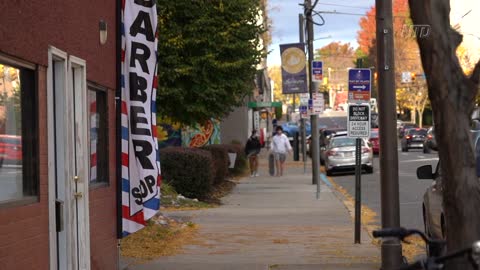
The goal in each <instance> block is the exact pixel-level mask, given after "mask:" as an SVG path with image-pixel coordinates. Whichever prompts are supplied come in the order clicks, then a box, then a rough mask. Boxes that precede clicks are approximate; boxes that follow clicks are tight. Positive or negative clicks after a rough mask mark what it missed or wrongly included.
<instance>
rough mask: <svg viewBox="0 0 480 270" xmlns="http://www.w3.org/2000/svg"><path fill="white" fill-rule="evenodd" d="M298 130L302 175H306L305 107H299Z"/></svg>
mask: <svg viewBox="0 0 480 270" xmlns="http://www.w3.org/2000/svg"><path fill="white" fill-rule="evenodd" d="M299 108H300V125H301V126H300V128H301V134H302V160H303V173H304V174H306V173H307V131H306V126H305V119H306V118H307V117H308V113H307V106H306V105H303V104H302V105H301V106H300V107H299Z"/></svg>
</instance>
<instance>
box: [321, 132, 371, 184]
mask: <svg viewBox="0 0 480 270" xmlns="http://www.w3.org/2000/svg"><path fill="white" fill-rule="evenodd" d="M355 140H356V139H355V138H349V137H334V138H332V139H331V140H330V141H329V144H328V146H327V148H326V151H325V169H326V171H327V175H329V176H330V175H332V173H333V172H334V171H344V170H354V169H355V144H356V143H355ZM362 169H364V170H365V171H366V172H367V173H373V151H372V148H371V147H370V145H369V143H368V142H367V141H366V140H365V139H362Z"/></svg>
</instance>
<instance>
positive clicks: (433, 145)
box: [423, 127, 438, 154]
mask: <svg viewBox="0 0 480 270" xmlns="http://www.w3.org/2000/svg"><path fill="white" fill-rule="evenodd" d="M432 150H434V151H438V147H437V141H436V140H435V132H434V128H433V127H431V128H429V129H428V130H427V137H426V138H425V141H424V142H423V153H425V154H428V153H430V152H432Z"/></svg>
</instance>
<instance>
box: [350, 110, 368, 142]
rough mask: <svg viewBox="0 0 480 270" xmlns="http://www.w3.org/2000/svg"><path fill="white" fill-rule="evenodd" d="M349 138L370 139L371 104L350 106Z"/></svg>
mask: <svg viewBox="0 0 480 270" xmlns="http://www.w3.org/2000/svg"><path fill="white" fill-rule="evenodd" d="M347 127H348V137H351V138H370V130H371V124H370V104H350V105H348V124H347Z"/></svg>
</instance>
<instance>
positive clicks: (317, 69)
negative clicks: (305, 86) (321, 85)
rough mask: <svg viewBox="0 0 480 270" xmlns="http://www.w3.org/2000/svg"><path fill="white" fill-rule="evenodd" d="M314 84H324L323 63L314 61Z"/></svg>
mask: <svg viewBox="0 0 480 270" xmlns="http://www.w3.org/2000/svg"><path fill="white" fill-rule="evenodd" d="M312 82H323V62H322V61H312Z"/></svg>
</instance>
